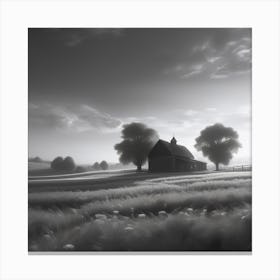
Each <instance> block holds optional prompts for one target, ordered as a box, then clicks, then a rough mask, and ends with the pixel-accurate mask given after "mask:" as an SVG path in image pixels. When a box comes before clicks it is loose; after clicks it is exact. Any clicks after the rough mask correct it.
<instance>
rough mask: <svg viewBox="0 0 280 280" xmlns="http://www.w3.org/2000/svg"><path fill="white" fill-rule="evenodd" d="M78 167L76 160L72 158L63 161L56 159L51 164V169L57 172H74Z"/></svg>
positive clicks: (59, 158) (60, 158)
mask: <svg viewBox="0 0 280 280" xmlns="http://www.w3.org/2000/svg"><path fill="white" fill-rule="evenodd" d="M75 167H76V164H75V162H74V159H73V158H72V157H69V156H68V157H66V158H65V159H63V158H62V157H56V158H55V159H54V160H53V161H52V162H51V168H52V169H54V170H57V171H73V170H74V169H75Z"/></svg>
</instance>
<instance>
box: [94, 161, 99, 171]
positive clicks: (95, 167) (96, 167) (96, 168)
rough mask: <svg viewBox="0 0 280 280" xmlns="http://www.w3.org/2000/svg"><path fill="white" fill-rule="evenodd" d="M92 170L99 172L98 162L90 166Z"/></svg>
mask: <svg viewBox="0 0 280 280" xmlns="http://www.w3.org/2000/svg"><path fill="white" fill-rule="evenodd" d="M92 168H93V169H94V170H100V165H99V163H98V162H95V163H94V164H93V165H92Z"/></svg>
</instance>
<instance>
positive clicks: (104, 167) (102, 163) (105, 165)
mask: <svg viewBox="0 0 280 280" xmlns="http://www.w3.org/2000/svg"><path fill="white" fill-rule="evenodd" d="M100 167H101V169H102V170H107V169H108V167H109V165H108V163H107V162H106V161H105V160H103V161H101V162H100Z"/></svg>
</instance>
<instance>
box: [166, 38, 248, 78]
mask: <svg viewBox="0 0 280 280" xmlns="http://www.w3.org/2000/svg"><path fill="white" fill-rule="evenodd" d="M251 57H252V49H251V38H250V37H244V36H241V37H239V38H236V39H235V40H232V39H230V40H229V39H228V40H227V41H223V42H219V44H217V43H216V42H215V40H214V39H213V40H209V39H206V40H205V41H203V42H200V43H199V44H198V43H196V45H195V46H193V48H192V49H191V51H190V53H189V57H188V59H187V61H185V62H181V63H178V64H177V65H175V67H170V68H169V69H166V70H165V74H176V76H179V77H181V78H182V79H193V78H195V77H204V78H210V79H226V78H228V77H232V76H237V75H243V74H245V73H249V72H250V71H251V67H252V58H251Z"/></svg>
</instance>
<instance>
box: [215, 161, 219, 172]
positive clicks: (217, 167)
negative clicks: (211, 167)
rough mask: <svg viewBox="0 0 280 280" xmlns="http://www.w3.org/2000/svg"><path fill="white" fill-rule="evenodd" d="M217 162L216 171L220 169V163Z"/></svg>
mask: <svg viewBox="0 0 280 280" xmlns="http://www.w3.org/2000/svg"><path fill="white" fill-rule="evenodd" d="M215 164H216V171H219V163H215Z"/></svg>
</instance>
